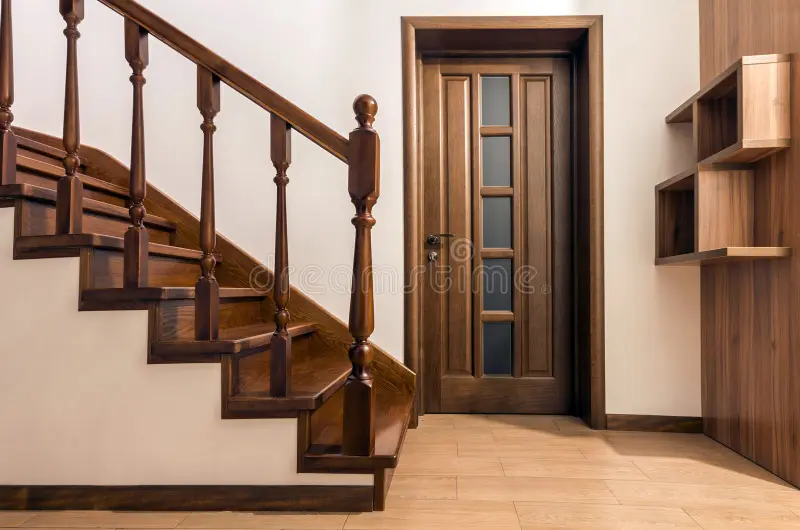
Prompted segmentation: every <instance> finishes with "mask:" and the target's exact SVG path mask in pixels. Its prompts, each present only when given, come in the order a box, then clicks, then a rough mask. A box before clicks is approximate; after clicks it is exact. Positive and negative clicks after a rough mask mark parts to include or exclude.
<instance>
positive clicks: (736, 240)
mask: <svg viewBox="0 0 800 530" xmlns="http://www.w3.org/2000/svg"><path fill="white" fill-rule="evenodd" d="M696 183H697V185H696V187H695V208H696V213H695V219H696V223H697V224H696V226H695V229H696V240H695V241H696V245H695V248H696V250H697V251H698V252H702V251H705V250H712V249H715V248H722V247H751V246H754V244H753V171H751V170H729V171H706V170H700V171H699V172H698V174H697V180H696Z"/></svg>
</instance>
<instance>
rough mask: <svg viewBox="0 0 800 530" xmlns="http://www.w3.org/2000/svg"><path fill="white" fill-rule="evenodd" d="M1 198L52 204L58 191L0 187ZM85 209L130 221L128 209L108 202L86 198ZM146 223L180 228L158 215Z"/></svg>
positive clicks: (169, 228)
mask: <svg viewBox="0 0 800 530" xmlns="http://www.w3.org/2000/svg"><path fill="white" fill-rule="evenodd" d="M0 197H21V198H26V199H36V200H40V201H47V202H51V203H55V202H56V191H55V190H51V189H49V188H43V187H41V186H36V185H34V184H27V183H19V184H7V185H4V186H0ZM83 209H84V210H85V211H88V212H91V213H98V214H102V215H106V216H109V217H116V218H118V219H122V220H129V219H130V214H129V212H128V209H127V208H123V207H121V206H116V205H114V204H109V203H107V202H103V201H98V200H95V199H89V198H86V197H84V199H83ZM144 223H145V224H146V225H149V226H156V227H159V228H163V229H165V230H170V231H175V230H177V228H178V225H177V224H176V223H173V222H172V221H169V220H167V219H164V218H163V217H158V216H157V215H151V214H147V216H146V217H145V220H144Z"/></svg>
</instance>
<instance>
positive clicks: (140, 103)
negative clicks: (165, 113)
mask: <svg viewBox="0 0 800 530" xmlns="http://www.w3.org/2000/svg"><path fill="white" fill-rule="evenodd" d="M149 50H150V48H149V44H148V37H147V32H146V31H144V30H142V28H141V27H139V26H138V25H136V24H135V23H133V22H131V21H129V20H126V21H125V58H126V59H127V61H128V64H129V65H130V67H131V70H132V72H133V73H132V74H131V77H130V81H131V84H132V85H133V119H132V120H131V122H132V125H131V129H132V130H131V177H130V182H129V185H128V190H129V192H130V203H131V204H130V216H131V226H130V228H128V230H127V232H125V287H127V288H130V289H137V288H140V287H147V276H148V273H147V244H148V243H149V238H148V233H147V231H146V230H145V229H144V220H145V218H146V216H147V210H146V208H145V207H144V198H145V194H146V193H147V172H146V167H145V142H144V84H145V82H146V80H145V77H144V69H145V68H147V65H148V63H149V62H150V54H149Z"/></svg>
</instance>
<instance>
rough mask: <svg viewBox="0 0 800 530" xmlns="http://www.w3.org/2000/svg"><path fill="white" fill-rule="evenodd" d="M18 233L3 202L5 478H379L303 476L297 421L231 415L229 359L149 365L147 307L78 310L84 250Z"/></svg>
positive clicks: (1, 454) (0, 421)
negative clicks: (18, 253)
mask: <svg viewBox="0 0 800 530" xmlns="http://www.w3.org/2000/svg"><path fill="white" fill-rule="evenodd" d="M13 235H14V210H13V209H12V208H0V291H2V292H3V304H4V307H6V308H9V307H13V308H14V311H4V312H3V332H2V333H0V352H2V355H3V369H2V370H0V439H2V440H3V451H0V484H25V485H36V484H43V485H61V484H66V485H74V484H87V485H104V484H109V485H139V484H145V485H190V484H196V485H203V484H237V485H267V484H275V485H291V484H332V485H336V484H360V485H370V484H371V480H372V477H371V476H365V475H317V474H298V473H297V459H296V457H297V420H296V419H270V420H222V419H221V417H220V413H221V410H220V407H221V405H220V384H221V374H220V365H219V364H176V365H148V364H147V311H106V312H91V313H80V312H78V278H79V273H78V268H79V267H78V266H79V258H64V259H45V260H32V261H13V260H12V249H13V241H14V237H13ZM101 330H109V332H108V333H103V332H102V331H101ZM23 345H24V346H23Z"/></svg>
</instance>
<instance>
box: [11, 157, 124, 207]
mask: <svg viewBox="0 0 800 530" xmlns="http://www.w3.org/2000/svg"><path fill="white" fill-rule="evenodd" d="M17 167H18V168H22V169H26V170H28V171H34V172H36V173H41V174H43V175H47V176H50V177H55V178H57V179H58V178H61V177H63V176H64V168H63V167H61V166H56V165H54V164H48V163H47V162H43V161H42V160H38V159H36V158H29V157H27V156H25V155H24V154H18V155H17ZM78 178H79V179H80V181H81V182H82V183H83V185H84V186H86V187H88V188H93V189H96V190H100V191H104V192H106V193H109V194H112V195H116V196H118V197H124V198H126V199H127V198H129V197H130V193H129V191H128V190H127V189H126V188H123V187H122V186H117V185H116V184H111V183H110V182H106V181H105V180H100V179H98V178H95V177H90V176H89V175H85V174H83V173H78Z"/></svg>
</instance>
